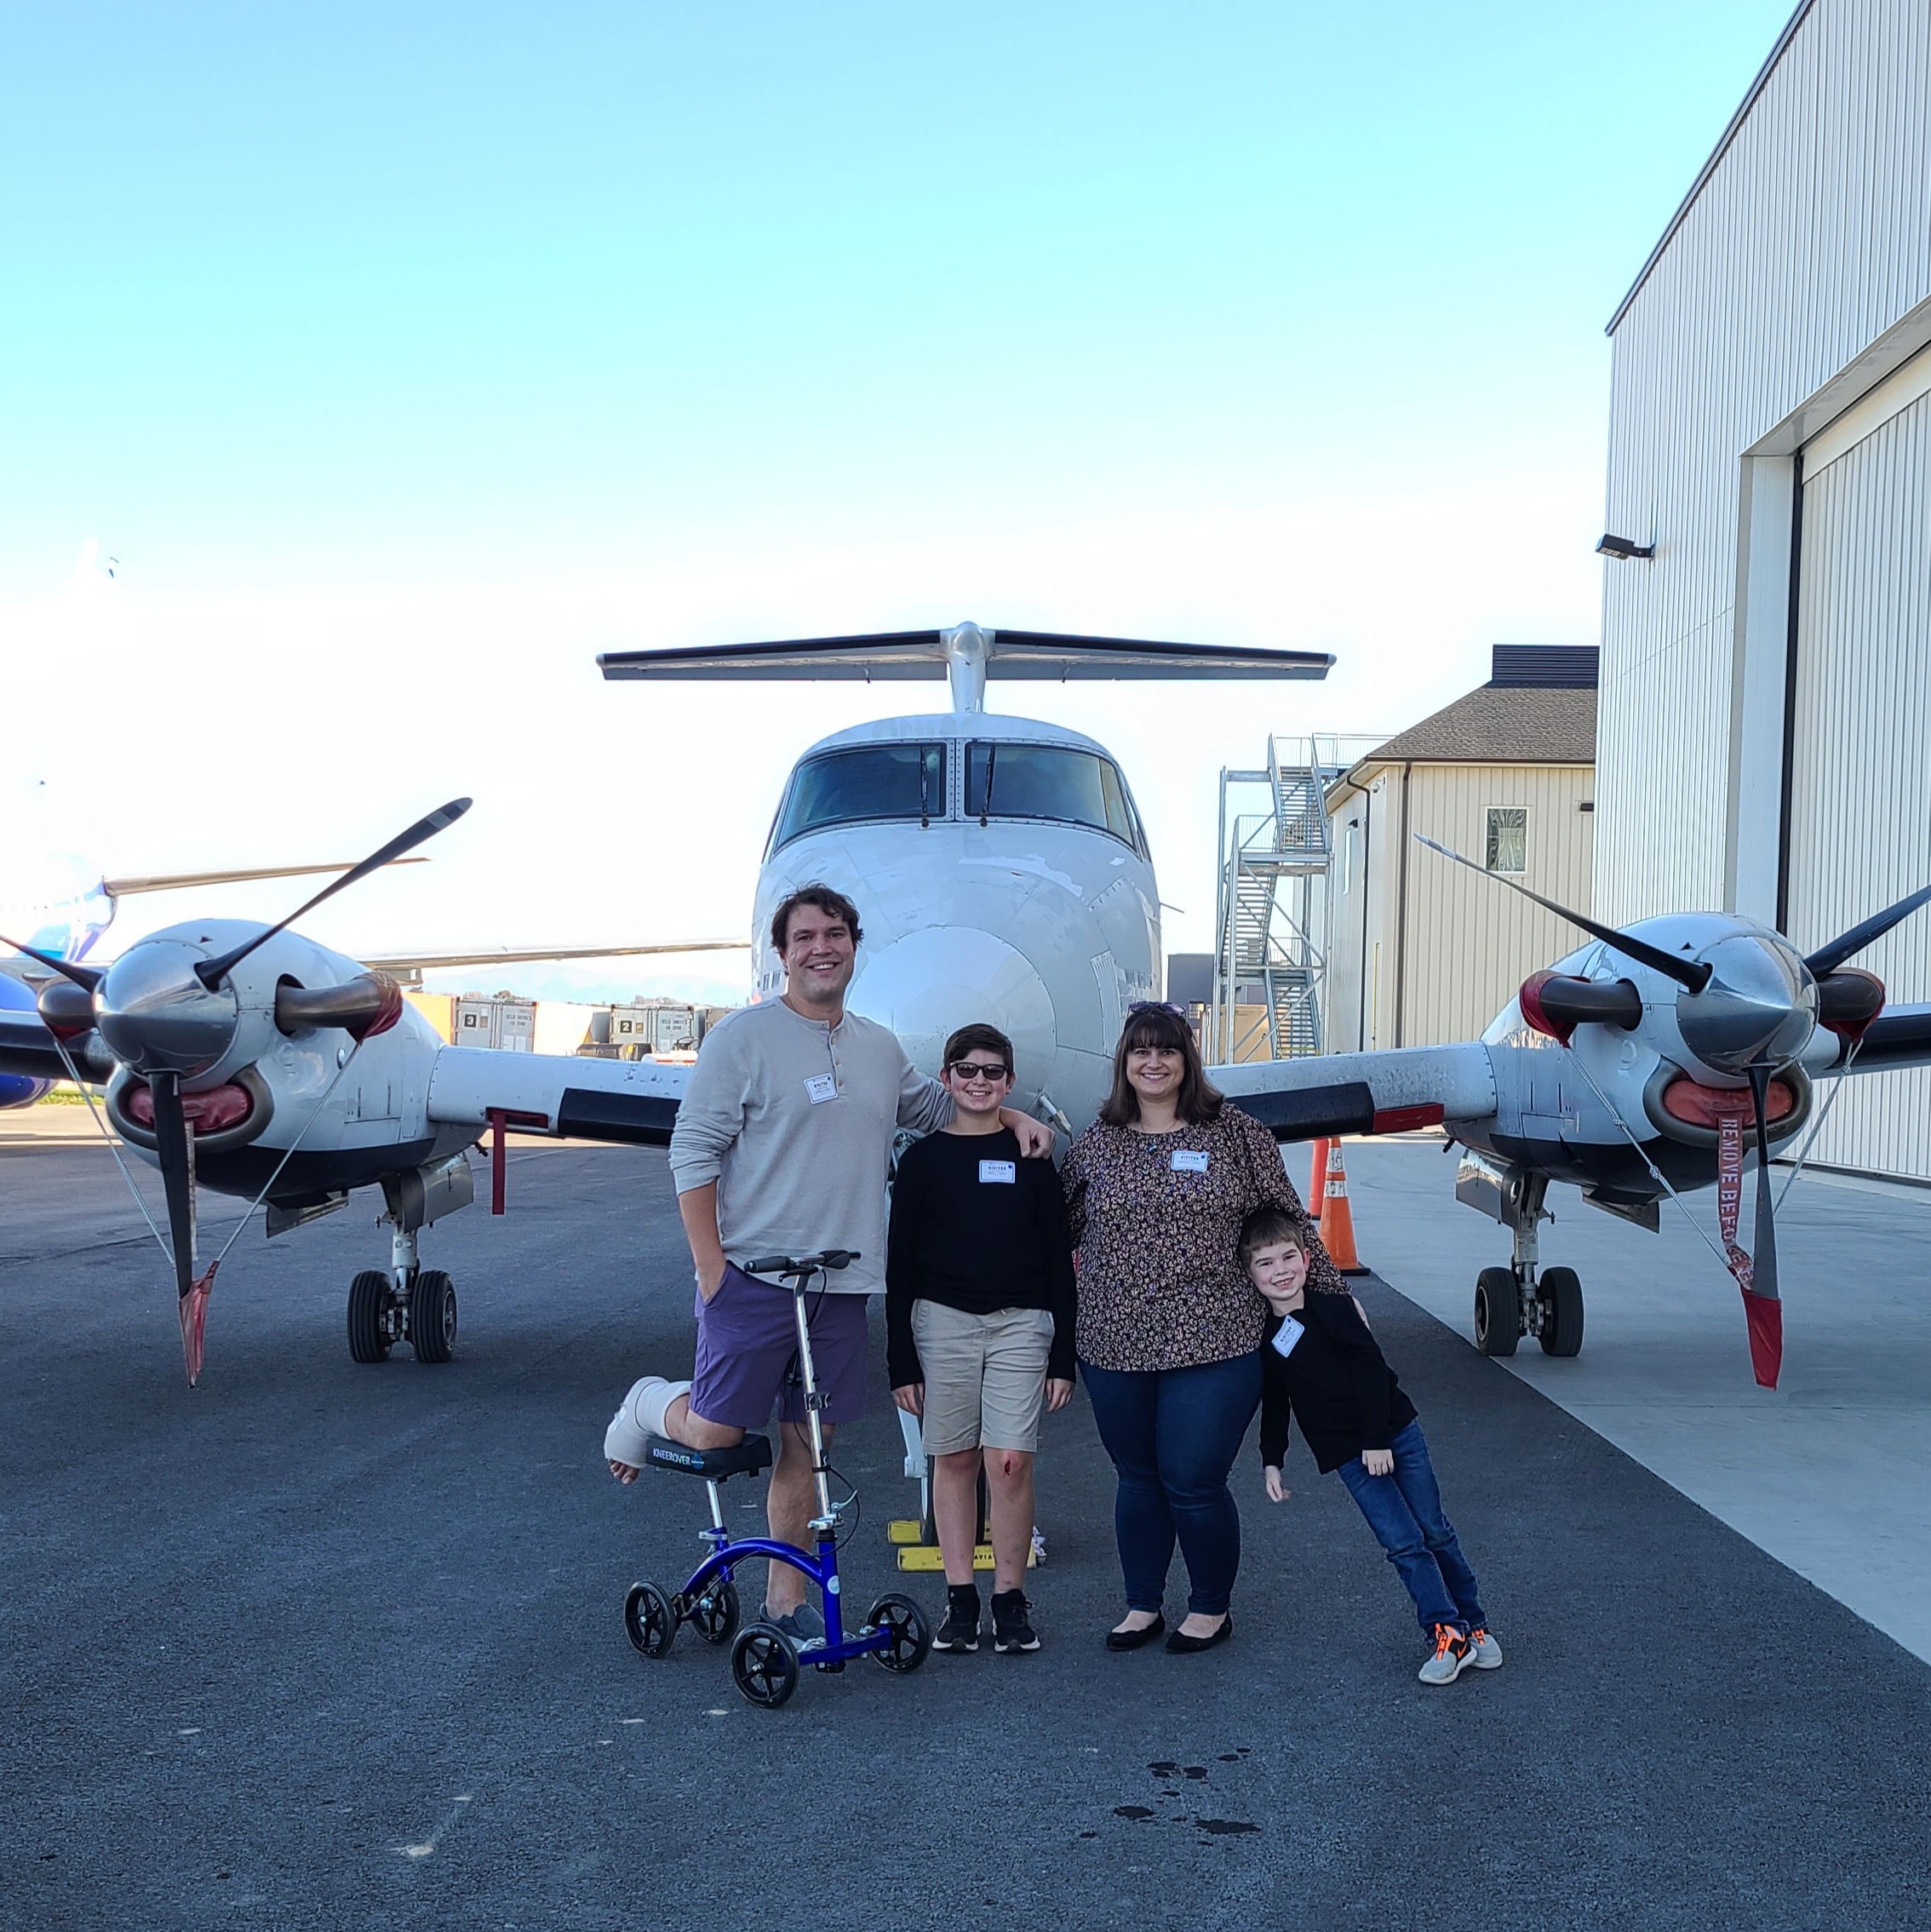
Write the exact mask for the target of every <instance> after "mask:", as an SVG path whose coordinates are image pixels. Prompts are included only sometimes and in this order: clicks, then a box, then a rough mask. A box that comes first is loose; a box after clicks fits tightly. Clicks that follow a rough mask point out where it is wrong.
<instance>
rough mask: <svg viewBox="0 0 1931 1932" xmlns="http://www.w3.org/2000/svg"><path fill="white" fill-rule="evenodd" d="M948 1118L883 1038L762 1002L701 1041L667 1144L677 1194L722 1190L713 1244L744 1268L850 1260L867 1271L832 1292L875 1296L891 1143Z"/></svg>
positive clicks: (881, 1279) (881, 1281) (947, 1102)
mask: <svg viewBox="0 0 1931 1932" xmlns="http://www.w3.org/2000/svg"><path fill="white" fill-rule="evenodd" d="M951 1118H952V1096H951V1095H950V1094H948V1092H946V1091H945V1089H944V1088H943V1086H940V1085H939V1083H938V1082H937V1081H936V1080H930V1079H928V1078H927V1077H926V1076H925V1075H923V1074H921V1073H920V1072H919V1071H918V1070H917V1069H916V1068H914V1066H913V1064H912V1063H911V1062H910V1061H909V1060H908V1058H906V1057H905V1049H904V1048H903V1047H902V1046H900V1045H899V1043H898V1036H897V1035H896V1034H894V1033H893V1032H892V1031H891V1029H889V1028H886V1027H882V1026H880V1025H879V1024H878V1023H876V1022H875V1021H873V1020H868V1019H861V1018H858V1016H857V1014H856V1013H847V1014H846V1015H845V1018H843V1019H841V1020H840V1021H839V1023H838V1024H837V1025H836V1026H831V1027H828V1026H824V1025H821V1024H820V1023H818V1022H817V1021H816V1020H808V1019H806V1018H805V1017H804V1015H803V1014H802V1013H799V1012H794V1011H793V1010H792V1008H790V1007H789V1006H786V1005H785V1003H784V1002H783V1000H766V1001H765V1002H763V1003H762V1004H760V1005H758V1006H744V1007H741V1008H740V1009H739V1010H738V1011H737V1012H735V1013H733V1014H731V1016H730V1018H727V1019H725V1020H722V1021H720V1022H719V1023H718V1025H717V1026H716V1027H714V1028H713V1029H712V1030H711V1031H710V1032H709V1033H708V1034H707V1035H705V1037H704V1044H703V1046H702V1049H701V1051H700V1052H699V1053H698V1055H697V1063H696V1066H694V1067H693V1068H692V1069H690V1086H688V1087H687V1088H686V1089H685V1095H684V1099H683V1101H682V1103H681V1104H679V1108H678V1110H677V1125H676V1127H674V1128H673V1130H672V1132H671V1144H670V1167H671V1174H672V1177H673V1179H674V1180H675V1181H676V1183H677V1191H678V1192H679V1194H688V1193H689V1192H690V1190H692V1189H693V1188H700V1187H703V1186H705V1185H706V1184H708V1183H709V1182H712V1181H715V1182H716V1183H717V1184H718V1233H719V1236H720V1237H721V1238H722V1240H723V1242H724V1251H725V1253H726V1254H727V1255H728V1256H729V1257H730V1258H731V1259H732V1260H733V1261H735V1262H736V1264H738V1265H739V1266H740V1267H742V1266H743V1265H744V1264H745V1263H746V1262H748V1261H753V1260H756V1259H758V1258H760V1257H762V1256H765V1255H772V1254H807V1253H811V1251H812V1250H814V1249H817V1248H822V1247H851V1248H857V1250H858V1251H859V1253H860V1255H861V1257H862V1258H861V1259H859V1260H857V1261H855V1262H853V1263H852V1264H851V1267H849V1268H847V1269H846V1270H845V1271H844V1272H843V1273H842V1274H838V1275H834V1276H832V1277H831V1280H830V1282H829V1284H828V1285H829V1287H830V1288H831V1290H832V1292H833V1293H836V1294H876V1293H880V1291H881V1290H882V1289H883V1288H884V1287H885V1176H886V1173H887V1172H888V1170H889V1168H890V1167H891V1147H892V1141H893V1138H894V1136H895V1135H896V1133H897V1130H898V1129H899V1128H900V1127H906V1128H908V1129H909V1130H910V1131H911V1132H914V1133H930V1132H932V1131H933V1130H934V1129H935V1128H937V1127H943V1126H944V1125H945V1123H946V1122H947V1121H949V1120H950V1119H951Z"/></svg>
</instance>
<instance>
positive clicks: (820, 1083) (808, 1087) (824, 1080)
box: [805, 1074, 838, 1107]
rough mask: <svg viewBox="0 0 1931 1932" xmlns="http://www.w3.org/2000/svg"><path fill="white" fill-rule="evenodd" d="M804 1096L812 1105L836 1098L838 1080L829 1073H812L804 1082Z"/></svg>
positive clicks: (818, 1105) (820, 1104) (819, 1105)
mask: <svg viewBox="0 0 1931 1932" xmlns="http://www.w3.org/2000/svg"><path fill="white" fill-rule="evenodd" d="M805 1098H806V1099H807V1100H809V1101H810V1102H811V1104H812V1105H813V1106H814V1107H822V1106H823V1105H824V1104H825V1103H826V1101H828V1100H835V1099H837V1098H838V1082H837V1081H835V1080H834V1079H833V1078H832V1076H831V1075H829V1074H813V1075H811V1078H810V1079H809V1080H807V1081H805Z"/></svg>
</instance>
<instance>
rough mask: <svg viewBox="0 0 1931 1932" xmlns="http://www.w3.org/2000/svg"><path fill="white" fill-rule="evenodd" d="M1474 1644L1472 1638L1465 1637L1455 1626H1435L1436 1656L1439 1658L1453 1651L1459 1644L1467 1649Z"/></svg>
mask: <svg viewBox="0 0 1931 1932" xmlns="http://www.w3.org/2000/svg"><path fill="white" fill-rule="evenodd" d="M1473 1642H1475V1639H1474V1637H1472V1636H1470V1637H1464V1636H1463V1635H1462V1633H1461V1632H1460V1631H1458V1630H1457V1629H1456V1628H1455V1626H1454V1625H1453V1624H1437V1625H1435V1655H1436V1656H1437V1657H1440V1656H1441V1655H1443V1654H1445V1653H1446V1652H1447V1651H1450V1650H1453V1648H1455V1646H1456V1645H1457V1644H1458V1643H1459V1644H1460V1645H1462V1647H1463V1648H1464V1649H1465V1648H1468V1646H1469V1645H1470V1644H1471V1643H1473Z"/></svg>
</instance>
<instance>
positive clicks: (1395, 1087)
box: [1207, 1041, 1496, 1140]
mask: <svg viewBox="0 0 1931 1932" xmlns="http://www.w3.org/2000/svg"><path fill="white" fill-rule="evenodd" d="M1207 1077H1208V1079H1210V1080H1211V1081H1212V1082H1213V1084H1214V1085H1215V1086H1218V1088H1219V1089H1220V1091H1221V1092H1223V1093H1224V1094H1225V1095H1226V1096H1227V1098H1229V1100H1231V1101H1232V1102H1233V1103H1234V1104H1235V1106H1236V1107H1238V1108H1239V1109H1241V1112H1242V1113H1244V1114H1250V1115H1252V1116H1253V1118H1254V1119H1255V1120H1257V1121H1259V1122H1260V1124H1261V1125H1262V1126H1263V1127H1266V1128H1267V1129H1269V1132H1272V1134H1273V1135H1274V1138H1275V1139H1276V1140H1319V1139H1321V1138H1324V1137H1326V1136H1327V1135H1330V1134H1344V1133H1406V1132H1411V1131H1412V1130H1413V1129H1414V1128H1416V1127H1439V1126H1440V1125H1441V1123H1442V1122H1443V1121H1481V1120H1487V1118H1488V1117H1489V1116H1490V1115H1493V1113H1494V1111H1495V1106H1496V1093H1495V1069H1494V1065H1493V1063H1492V1062H1491V1061H1490V1059H1489V1057H1488V1049H1487V1047H1486V1046H1482V1045H1481V1042H1480V1041H1461V1042H1458V1043H1457V1044H1455V1045H1453V1046H1405V1047H1401V1048H1398V1049H1396V1050H1395V1051H1394V1052H1387V1053H1316V1054H1309V1055H1308V1056H1307V1057H1306V1058H1301V1059H1293V1060H1245V1061H1242V1062H1241V1063H1239V1064H1237V1065H1234V1066H1224V1067H1209V1068H1208V1069H1207Z"/></svg>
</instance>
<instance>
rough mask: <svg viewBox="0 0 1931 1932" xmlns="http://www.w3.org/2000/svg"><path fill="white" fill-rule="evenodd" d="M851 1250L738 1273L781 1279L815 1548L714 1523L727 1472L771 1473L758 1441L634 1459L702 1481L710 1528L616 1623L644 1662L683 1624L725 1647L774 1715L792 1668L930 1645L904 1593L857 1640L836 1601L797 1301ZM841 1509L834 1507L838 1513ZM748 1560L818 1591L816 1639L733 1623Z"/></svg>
mask: <svg viewBox="0 0 1931 1932" xmlns="http://www.w3.org/2000/svg"><path fill="white" fill-rule="evenodd" d="M857 1258H858V1256H857V1252H856V1250H847V1249H845V1248H828V1249H827V1250H825V1252H824V1253H821V1254H804V1255H799V1256H796V1257H794V1256H791V1255H774V1256H772V1257H771V1258H768V1259H766V1260H763V1261H753V1262H752V1263H751V1264H749V1269H748V1272H750V1273H751V1274H753V1275H776V1276H780V1277H782V1279H783V1280H785V1281H788V1282H789V1283H790V1284H791V1296H792V1310H793V1313H794V1316H795V1317H796V1319H797V1322H798V1362H799V1373H800V1374H801V1376H802V1378H803V1380H804V1385H805V1423H806V1425H807V1427H808V1429H809V1430H810V1432H811V1474H812V1476H813V1478H814V1480H815V1481H816V1482H817V1487H818V1513H817V1516H814V1517H812V1519H811V1529H812V1533H813V1534H815V1535H816V1537H817V1545H818V1553H817V1556H812V1555H811V1552H810V1551H805V1550H800V1549H799V1547H798V1546H797V1545H796V1544H794V1543H779V1542H777V1541H776V1540H774V1539H772V1538H771V1537H768V1536H746V1537H741V1538H738V1539H736V1540H734V1539H732V1537H731V1532H730V1531H729V1530H728V1529H727V1528H725V1520H724V1509H723V1506H722V1505H721V1504H720V1503H719V1500H718V1485H719V1483H721V1482H725V1480H726V1479H727V1478H729V1477H731V1476H755V1475H757V1474H758V1473H759V1470H766V1469H769V1468H770V1467H771V1442H770V1439H769V1438H768V1437H766V1436H746V1437H745V1438H744V1440H743V1441H742V1442H740V1443H739V1444H737V1446H736V1448H730V1449H690V1448H685V1446H684V1444H683V1443H681V1442H670V1441H668V1440H667V1439H666V1438H665V1437H663V1436H650V1437H648V1438H647V1439H646V1441H647V1448H646V1450H645V1459H646V1460H647V1461H648V1463H649V1465H650V1467H651V1468H653V1469H662V1470H676V1471H678V1472H679V1473H680V1474H683V1475H686V1476H702V1477H703V1479H704V1484H705V1488H707V1489H708V1491H709V1493H710V1499H711V1527H710V1528H708V1529H702V1530H700V1531H698V1533H697V1534H698V1535H699V1536H700V1537H701V1538H702V1540H703V1541H705V1542H706V1543H708V1544H709V1545H710V1546H711V1547H710V1551H709V1553H708V1555H707V1556H705V1558H704V1560H703V1562H701V1563H700V1564H698V1566H697V1568H696V1569H695V1570H693V1571H692V1572H691V1574H690V1581H689V1582H688V1583H686V1584H685V1586H684V1588H683V1589H682V1590H680V1591H677V1592H676V1593H675V1594H674V1595H673V1594H668V1593H667V1592H666V1591H662V1590H661V1589H659V1588H658V1586H657V1585H656V1584H654V1583H633V1585H631V1586H630V1592H629V1594H628V1595H627V1597H625V1598H624V1600H623V1627H624V1630H625V1631H626V1632H627V1634H628V1636H629V1638H630V1641H631V1642H632V1644H633V1645H634V1646H635V1648H637V1650H638V1651H639V1653H640V1654H642V1655H644V1656H645V1657H662V1656H663V1655H664V1654H666V1653H667V1652H668V1650H669V1648H670V1647H671V1643H672V1641H673V1639H674V1638H675V1637H676V1636H677V1630H678V1625H679V1624H685V1623H687V1624H689V1625H690V1626H691V1628H692V1629H693V1630H695V1631H696V1632H697V1634H698V1635H699V1636H700V1637H702V1638H703V1639H704V1641H705V1642H707V1643H729V1644H730V1645H731V1677H732V1680H733V1681H734V1682H735V1683H736V1685H737V1688H738V1689H739V1690H740V1691H742V1693H743V1694H744V1695H745V1696H746V1697H747V1698H748V1699H749V1700H750V1701H751V1702H752V1703H753V1704H756V1705H759V1706H763V1707H764V1708H765V1710H767V1711H775V1710H776V1708H777V1707H778V1706H779V1705H781V1704H783V1703H785V1702H786V1701H787V1700H788V1699H789V1698H790V1696H791V1694H792V1692H793V1691H794V1690H796V1689H797V1688H798V1673H799V1666H800V1665H804V1664H810V1665H814V1666H815V1667H816V1668H817V1669H818V1670H821V1671H842V1670H843V1669H844V1668H845V1664H846V1662H847V1661H848V1660H850V1659H851V1658H853V1657H867V1656H870V1657H876V1658H877V1659H878V1660H879V1661H880V1663H881V1664H882V1665H884V1666H885V1669H886V1670H888V1671H915V1670H917V1669H918V1667H919V1666H920V1665H921V1664H922V1663H924V1662H925V1658H926V1656H927V1654H929V1653H930V1651H931V1647H932V1636H931V1626H930V1625H928V1624H927V1623H926V1621H925V1612H924V1611H922V1610H921V1609H920V1608H919V1606H918V1605H917V1604H916V1603H914V1602H913V1601H912V1599H911V1598H910V1597H902V1596H900V1595H899V1594H898V1593H897V1591H893V1592H891V1593H890V1594H888V1595H886V1596H884V1597H880V1598H879V1600H878V1601H877V1602H875V1603H874V1604H873V1606H872V1607H871V1608H870V1609H869V1610H868V1612H867V1613H866V1614H865V1621H864V1622H863V1624H862V1625H860V1626H859V1628H858V1630H857V1633H856V1634H855V1635H853V1636H851V1637H847V1636H846V1635H845V1619H844V1609H843V1603H842V1600H841V1598H840V1596H839V1579H838V1522H839V1509H842V1507H843V1505H839V1509H834V1507H833V1506H832V1500H831V1490H830V1488H829V1486H828V1482H827V1480H826V1478H827V1476H828V1465H827V1464H826V1461H825V1434H824V1425H823V1422H822V1413H821V1412H822V1410H823V1408H824V1406H825V1399H826V1398H825V1397H824V1396H822V1395H820V1394H819V1392H818V1381H817V1372H816V1370H815V1369H814V1368H813V1367H812V1363H811V1322H810V1320H809V1318H808V1316H807V1315H806V1312H805V1290H806V1288H807V1287H809V1285H810V1283H811V1281H812V1279H813V1278H814V1277H815V1276H821V1275H822V1276H829V1275H830V1274H831V1272H832V1271H833V1270H834V1269H839V1268H845V1267H849V1266H850V1265H851V1263H852V1262H854V1261H856V1260H857ZM753 1557H769V1558H770V1560H771V1562H774V1563H788V1564H790V1566H791V1567H792V1568H794V1570H798V1571H800V1572H802V1573H803V1574H804V1575H805V1578H806V1579H807V1580H808V1581H810V1582H811V1583H814V1584H816V1585H817V1587H818V1593H819V1598H820V1601H821V1602H822V1606H823V1609H824V1619H825V1634H824V1636H823V1637H813V1638H810V1639H808V1640H807V1641H806V1642H805V1643H803V1644H799V1643H796V1642H794V1641H793V1639H792V1638H791V1637H790V1636H789V1635H788V1634H787V1633H786V1632H785V1631H782V1630H780V1629H779V1628H778V1627H777V1625H776V1624H774V1623H771V1622H768V1621H766V1620H764V1619H762V1618H760V1619H759V1620H758V1621H757V1622H755V1623H750V1624H746V1625H744V1627H743V1628H742V1630H741V1629H740V1628H739V1627H738V1619H739V1608H738V1601H737V1585H736V1584H735V1583H734V1582H733V1581H732V1580H731V1571H732V1569H733V1568H734V1567H735V1566H736V1564H738V1563H742V1562H748V1561H750V1560H751V1559H752V1558H753Z"/></svg>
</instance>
